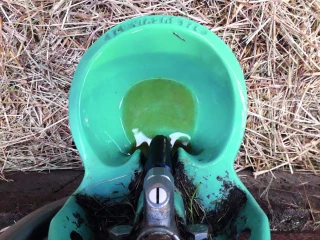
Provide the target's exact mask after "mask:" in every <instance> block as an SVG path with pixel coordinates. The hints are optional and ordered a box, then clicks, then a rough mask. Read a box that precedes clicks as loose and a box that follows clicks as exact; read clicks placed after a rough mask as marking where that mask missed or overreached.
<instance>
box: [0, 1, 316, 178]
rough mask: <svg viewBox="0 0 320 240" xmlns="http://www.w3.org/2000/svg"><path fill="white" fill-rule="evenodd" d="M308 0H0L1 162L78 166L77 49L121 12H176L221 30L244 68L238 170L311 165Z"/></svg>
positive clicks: (312, 35)
mask: <svg viewBox="0 0 320 240" xmlns="http://www.w3.org/2000/svg"><path fill="white" fill-rule="evenodd" d="M319 12H320V3H319V1H317V0H282V1H280V0H270V1H269V0H246V1H244V0H230V1H222V0H216V1H213V0H208V1H196V0H168V1H152V0H134V1H129V0H95V1H89V0H81V1H80V0H55V1H49V0H44V1H37V0H16V1H11V0H6V1H1V3H0V54H1V58H0V71H1V85H0V96H1V100H0V149H1V153H0V172H1V174H2V175H1V178H3V179H5V177H4V175H3V173H4V172H6V171H15V170H19V171H38V170H48V169H49V170H53V169H72V168H79V167H81V162H80V158H79V156H78V153H77V151H76V149H75V147H74V143H73V141H72V138H71V135H70V130H69V126H68V107H67V103H68V93H69V88H70V84H71V79H72V75H73V73H74V71H75V68H76V66H77V64H78V62H79V60H80V58H81V56H82V55H83V53H84V52H85V50H86V49H87V48H88V47H89V46H90V45H91V44H92V43H93V42H94V41H95V40H96V39H97V38H98V37H99V36H101V35H102V34H103V33H104V32H106V31H107V30H108V29H109V28H111V27H112V26H114V25H115V24H117V23H119V22H121V21H124V20H126V19H129V18H132V17H137V16H142V15H150V14H169V15H180V16H184V17H187V18H190V19H192V20H194V21H197V22H199V23H201V24H203V25H205V26H206V27H208V28H209V29H210V30H211V31H213V32H214V33H216V34H217V35H218V36H220V37H221V38H222V39H223V40H224V41H225V42H226V43H227V44H228V45H229V46H230V48H231V49H232V50H233V51H234V53H235V54H236V56H237V58H238V60H239V61H240V64H241V66H242V68H243V70H244V74H245V78H246V84H247V90H248V98H249V117H248V121H247V130H246V133H245V138H244V142H243V145H242V147H241V149H240V153H239V156H238V158H237V160H236V162H235V166H236V168H237V170H238V171H239V170H241V169H244V168H248V167H251V168H253V169H254V171H255V174H256V175H259V174H261V173H264V172H267V171H270V170H271V169H278V168H281V169H288V170H290V171H292V172H293V171H309V172H310V171H311V172H314V173H318V174H319V173H320V154H319V151H320V140H319V136H320V118H319V115H320V15H319Z"/></svg>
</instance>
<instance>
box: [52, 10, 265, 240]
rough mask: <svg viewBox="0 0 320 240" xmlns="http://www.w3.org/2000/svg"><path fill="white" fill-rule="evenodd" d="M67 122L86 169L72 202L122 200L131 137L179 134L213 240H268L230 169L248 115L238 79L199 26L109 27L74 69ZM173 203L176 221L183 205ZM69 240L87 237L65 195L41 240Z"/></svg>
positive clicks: (224, 51)
mask: <svg viewBox="0 0 320 240" xmlns="http://www.w3.org/2000/svg"><path fill="white" fill-rule="evenodd" d="M140 85H141V86H140ZM126 104H127V105H126ZM135 114H136V115H135ZM69 117H70V127H71V132H72V136H73V139H74V142H75V144H76V146H77V149H78V150H79V153H80V156H81V158H82V161H83V164H84V168H85V176H84V179H83V181H82V183H81V185H80V186H79V188H78V189H77V190H76V192H75V194H85V195H88V196H95V197H97V199H98V198H112V199H115V201H122V200H123V197H124V196H125V195H126V194H128V193H129V187H128V186H129V184H130V182H131V181H132V180H133V179H134V177H135V175H134V173H135V172H139V171H141V170H142V165H141V152H140V150H139V149H135V148H134V144H135V135H134V131H138V130H139V131H141V132H142V133H143V134H144V135H145V136H146V137H147V138H153V137H154V136H156V135H158V134H163V135H167V136H169V135H171V134H174V133H178V137H180V140H181V141H182V142H184V141H187V142H188V146H189V147H190V148H189V149H190V151H188V150H185V149H183V148H179V149H178V161H179V162H180V163H181V164H180V166H182V171H183V173H184V174H185V175H186V176H187V178H188V181H189V182H192V184H193V185H194V186H197V201H198V202H199V203H200V204H201V205H202V206H203V208H204V209H205V210H206V212H207V213H208V214H209V213H210V214H211V218H210V219H209V220H210V221H213V222H212V225H213V228H214V229H215V230H216V233H215V236H214V237H215V238H214V239H237V236H238V235H239V234H240V233H241V232H242V231H243V230H246V229H249V230H251V237H250V239H252V240H261V239H270V229H269V223H268V219H267V217H266V215H265V214H264V213H263V211H262V210H261V209H260V207H259V206H258V204H257V203H256V201H255V200H254V198H253V197H252V196H251V194H250V193H249V192H248V190H247V189H246V188H245V186H244V185H243V184H242V183H241V181H240V180H239V178H238V177H237V175H236V172H235V170H234V167H233V163H234V159H235V157H236V154H237V152H238V150H239V147H240V144H241V142H242V139H243V134H244V130H245V123H246V117H247V96H246V88H245V83H244V77H243V74H242V71H241V68H240V66H239V63H238V61H237V59H236V58H235V56H234V55H233V53H232V52H231V50H230V49H229V48H228V47H227V45H226V44H225V43H224V42H223V41H221V40H220V39H219V38H218V37H217V36H216V35H215V34H213V33H212V32H210V31H209V30H208V29H207V28H205V27H203V26H201V25H199V24H198V23H195V22H193V21H190V20H188V19H185V18H181V17H173V16H146V17H139V18H134V19H131V20H128V21H125V22H123V23H121V24H119V25H117V26H115V27H114V28H112V29H110V30H109V31H108V32H107V33H105V34H104V35H103V36H101V37H100V38H99V39H98V40H97V41H96V42H95V43H94V44H93V45H92V46H91V47H90V48H89V49H88V50H87V51H86V53H85V54H84V56H83V58H82V59H81V61H80V63H79V65H78V67H77V69H76V72H75V75H74V78H73V82H72V86H71V92H70V98H69ZM133 128H136V129H135V130H134V129H133ZM132 130H134V131H132ZM179 134H180V135H179ZM176 186H179V183H178V182H176ZM175 205H176V211H177V214H178V215H180V216H181V217H182V218H185V212H188V211H189V206H184V207H183V206H181V201H180V202H179V201H178V200H177V202H175ZM228 206H229V207H228ZM135 207H136V206H135ZM137 208H138V209H139V206H137ZM140 208H141V206H140ZM208 216H209V215H208ZM208 216H207V217H208ZM214 216H216V217H214ZM75 233H76V234H77V236H81V238H82V239H94V236H95V233H94V230H93V229H92V228H91V227H90V219H89V218H88V217H87V215H86V212H85V210H84V209H83V208H81V207H80V206H79V204H78V202H77V201H76V198H75V197H74V196H71V197H70V198H69V199H68V201H67V203H66V204H65V205H64V207H63V208H62V209H61V210H60V211H59V212H58V214H57V215H56V216H55V217H54V218H53V220H52V221H51V224H50V230H49V240H56V239H59V240H61V239H70V237H72V236H71V235H72V234H75Z"/></svg>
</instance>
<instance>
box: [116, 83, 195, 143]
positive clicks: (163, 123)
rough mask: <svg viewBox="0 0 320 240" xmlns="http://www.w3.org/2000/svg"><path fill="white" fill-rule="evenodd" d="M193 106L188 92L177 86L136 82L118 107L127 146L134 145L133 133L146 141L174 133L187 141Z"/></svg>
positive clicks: (192, 127)
mask: <svg viewBox="0 0 320 240" xmlns="http://www.w3.org/2000/svg"><path fill="white" fill-rule="evenodd" d="M196 102H197V101H196V98H195V97H194V96H193V94H192V92H191V91H190V90H189V89H188V88H187V87H185V86H184V85H182V84H181V83H179V82H176V81H173V80H167V79H152V80H145V81H142V82H139V83H137V84H135V85H134V86H132V87H131V88H130V89H129V90H128V92H127V93H126V94H125V96H124V98H123V101H122V104H121V106H120V110H121V115H122V116H121V118H122V124H123V128H124V131H125V133H126V135H127V137H128V139H129V140H130V141H131V142H134V141H135V138H134V135H133V132H132V130H133V129H139V131H141V132H143V133H144V134H145V135H146V136H147V137H149V138H153V137H154V136H156V135H159V134H161V135H165V136H169V135H170V134H172V133H175V132H180V133H184V134H187V135H189V136H190V137H191V136H192V134H193V132H194V129H195V125H196V113H197V111H196V107H197V105H196ZM181 140H182V139H181ZM186 140H187V139H186Z"/></svg>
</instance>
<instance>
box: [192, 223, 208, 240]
mask: <svg viewBox="0 0 320 240" xmlns="http://www.w3.org/2000/svg"><path fill="white" fill-rule="evenodd" d="M187 233H188V238H187V239H188V240H204V239H208V235H209V230H208V226H207V225H204V224H192V225H188V226H187Z"/></svg>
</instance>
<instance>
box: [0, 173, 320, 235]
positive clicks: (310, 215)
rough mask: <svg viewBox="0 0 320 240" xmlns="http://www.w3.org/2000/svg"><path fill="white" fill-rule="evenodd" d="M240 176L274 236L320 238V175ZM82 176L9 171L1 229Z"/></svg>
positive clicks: (64, 192) (0, 202)
mask: <svg viewBox="0 0 320 240" xmlns="http://www.w3.org/2000/svg"><path fill="white" fill-rule="evenodd" d="M239 175H240V177H241V179H242V181H243V182H244V183H245V185H246V186H247V187H248V189H249V190H250V192H251V193H252V194H253V195H254V197H255V198H256V200H257V201H258V203H259V204H260V206H261V207H262V208H263V210H264V211H265V212H266V213H267V215H268V216H269V218H270V223H271V229H272V231H273V239H279V240H281V239H287V240H289V239H301V240H302V239H310V240H313V239H314V240H316V239H319V238H320V224H319V221H320V195H319V194H318V195H317V194H314V192H316V193H319V192H320V177H316V176H310V175H304V174H296V175H295V176H292V175H291V174H290V173H287V172H275V173H274V175H275V177H276V179H274V178H273V177H272V175H271V174H268V175H265V176H263V177H260V178H258V179H254V178H253V177H252V173H251V172H249V171H242V172H240V174H239ZM82 176H83V172H82V171H54V172H51V173H50V174H48V173H10V174H8V178H10V179H12V180H14V181H13V182H9V183H5V182H0V195H1V196H2V197H1V199H0V229H2V228H4V227H7V226H9V225H11V224H13V223H14V221H18V220H19V219H21V218H22V217H23V216H25V215H26V214H28V213H30V212H31V211H34V210H35V209H37V208H39V207H41V206H43V205H46V204H48V203H50V202H53V201H55V200H58V199H60V198H63V197H65V196H68V195H70V194H72V193H73V191H74V190H75V189H76V187H78V186H79V184H80V182H81V179H82ZM271 179H272V181H271ZM293 203H294V204H293ZM315 222H318V223H315ZM280 232H281V233H280ZM283 232H287V233H283ZM288 232H289V233H288ZM290 232H291V233H290ZM293 232H294V233H293ZM299 232H302V233H300V234H299Z"/></svg>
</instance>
